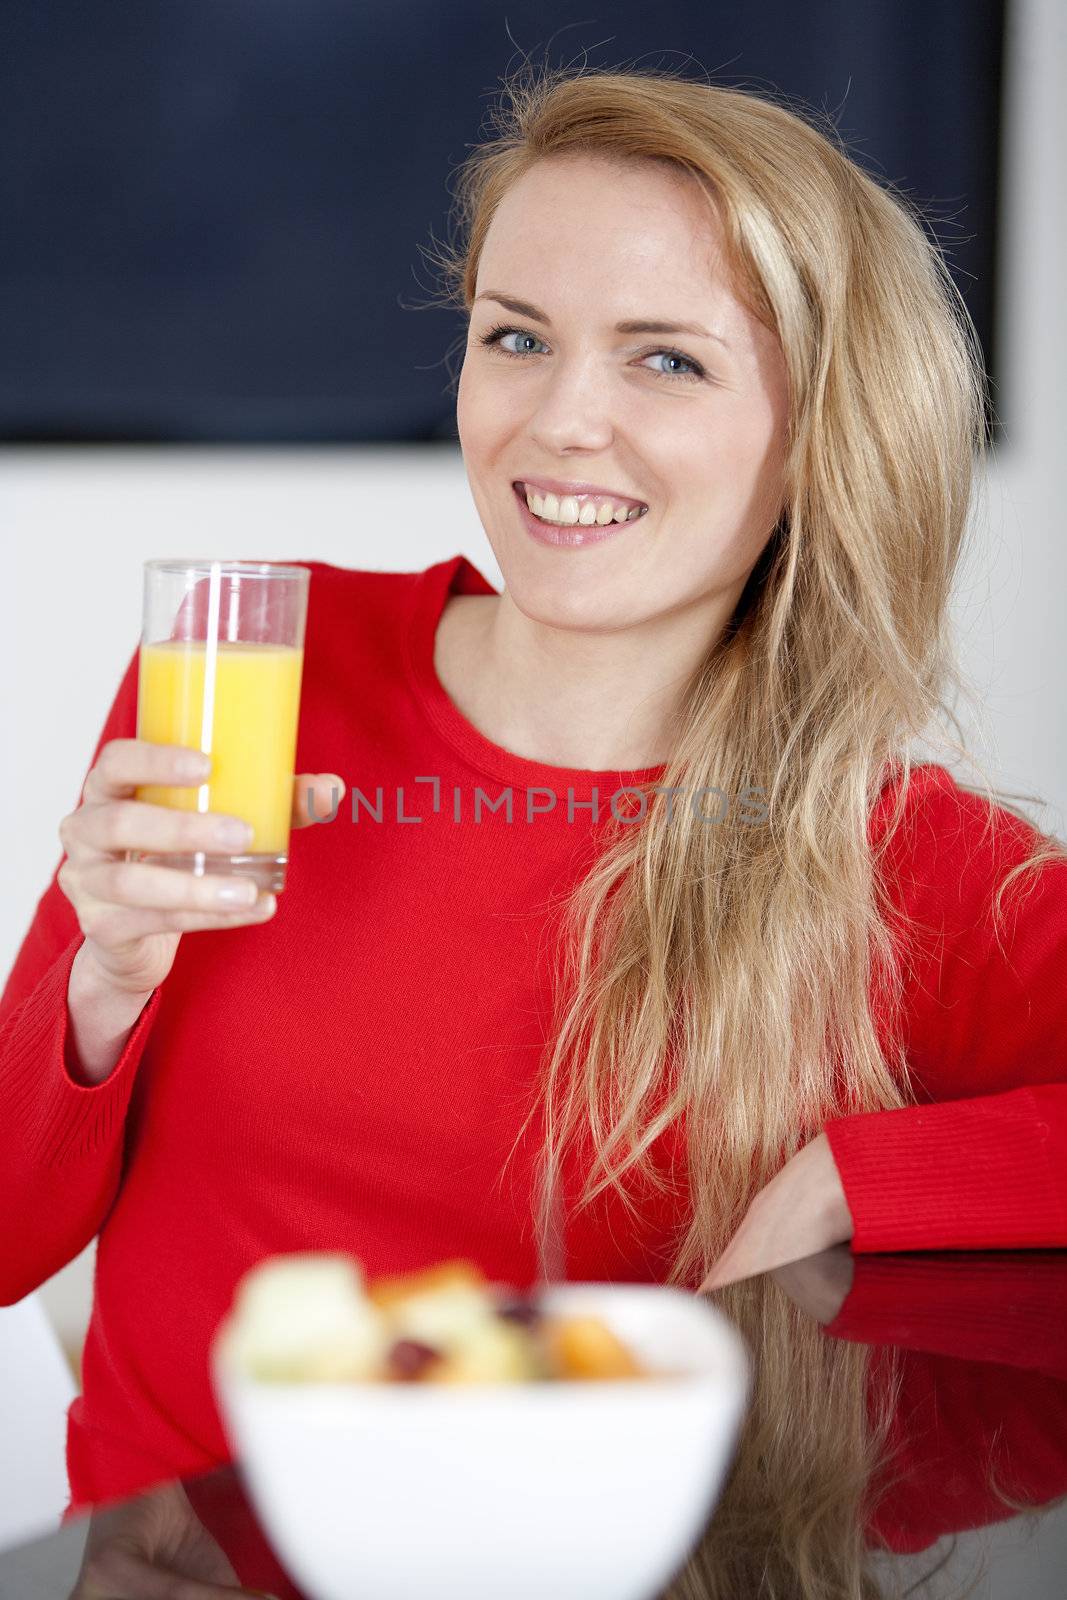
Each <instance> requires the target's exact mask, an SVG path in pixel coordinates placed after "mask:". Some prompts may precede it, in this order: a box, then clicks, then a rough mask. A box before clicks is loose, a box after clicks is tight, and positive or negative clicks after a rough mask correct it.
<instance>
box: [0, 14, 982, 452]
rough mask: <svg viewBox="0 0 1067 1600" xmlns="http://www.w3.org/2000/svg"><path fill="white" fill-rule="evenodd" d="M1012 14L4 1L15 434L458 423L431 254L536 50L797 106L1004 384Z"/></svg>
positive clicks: (314, 430)
mask: <svg viewBox="0 0 1067 1600" xmlns="http://www.w3.org/2000/svg"><path fill="white" fill-rule="evenodd" d="M1002 11H1003V5H1002V0H969V3H968V4H967V5H960V4H959V0H868V3H860V0H814V3H808V4H803V5H800V4H791V3H788V0H773V3H772V0H766V3H762V4H747V5H743V4H740V3H736V0H735V3H725V0H724V3H718V4H717V3H714V0H657V3H656V4H654V5H649V4H648V3H647V0H611V3H610V4H607V3H605V4H602V5H600V6H597V5H593V4H586V5H582V6H575V5H570V4H567V5H564V4H559V3H556V4H553V3H551V0H549V3H544V0H537V3H531V0H506V3H504V4H501V3H500V0H399V3H398V0H392V3H390V4H382V3H381V0H129V3H114V0H93V3H90V4H86V3H78V4H72V3H71V4H57V3H53V0H3V3H2V4H0V438H6V439H8V440H13V439H86V440H92V439H139V440H190V441H191V440H219V441H248V442H254V441H259V442H266V441H289V442H294V443H299V442H316V441H347V440H394V439H416V440H417V439H431V438H440V437H450V436H452V435H453V433H454V424H453V411H454V402H453V398H452V395H451V393H450V390H449V374H448V369H447V367H446V365H445V362H444V356H445V352H446V351H447V350H448V348H449V346H450V345H452V344H453V343H454V341H455V340H456V338H457V335H458V334H459V331H460V329H461V327H462V323H461V321H460V319H459V318H458V317H456V316H455V315H453V314H452V313H449V312H442V311H436V310H431V311H419V312H415V311H413V310H410V309H406V308H405V306H404V305H403V304H401V302H411V301H413V300H414V301H417V300H419V299H421V298H423V297H424V296H425V294H426V292H427V291H428V290H429V288H430V287H431V280H430V277H429V275H428V271H427V268H426V265H425V263H424V262H423V260H422V258H421V257H420V255H419V245H420V244H422V245H426V244H428V243H429V241H430V237H431V234H430V230H431V229H432V230H433V232H434V234H435V235H436V236H437V238H438V239H441V238H443V237H444V236H445V234H446V230H447V209H448V190H447V184H448V179H449V174H450V172H451V171H452V169H453V167H454V166H455V164H456V163H457V162H458V161H459V160H460V159H461V158H462V156H463V155H464V154H465V153H466V150H467V147H468V146H469V145H470V144H471V143H472V142H473V141H475V140H476V139H477V138H478V136H479V128H480V126H481V124H482V121H483V117H484V116H485V113H486V111H487V108H488V105H489V103H490V98H491V96H492V94H493V92H494V90H495V89H496V88H497V87H498V85H499V79H500V77H501V74H502V73H504V72H505V71H506V70H507V69H508V68H509V66H510V67H514V66H515V65H517V64H518V62H519V60H520V59H521V55H520V52H524V53H528V54H532V55H533V56H534V58H535V60H543V59H545V58H546V56H547V59H548V60H549V61H550V62H552V63H553V64H556V63H558V62H568V61H576V60H580V59H582V56H583V52H586V53H587V54H586V59H587V60H588V61H589V63H590V64H591V65H594V66H613V65H625V64H629V63H635V64H640V65H642V66H645V67H654V66H656V65H661V66H667V67H670V68H674V69H676V68H678V67H679V66H681V65H684V64H685V63H687V62H688V63H689V65H688V66H687V67H686V69H685V70H687V71H689V72H692V73H693V74H694V75H695V76H698V77H700V76H703V75H704V74H705V73H707V74H711V75H713V76H714V78H715V79H716V81H719V82H722V83H725V84H748V85H751V86H752V87H754V88H756V89H757V90H758V89H760V88H761V87H762V88H765V89H768V88H777V89H780V90H782V91H783V92H785V93H786V94H788V95H791V96H798V97H800V98H801V99H803V100H805V101H807V102H810V103H811V104H813V105H815V106H818V107H822V108H825V109H827V110H829V111H830V112H831V113H832V114H833V116H834V118H835V120H836V122H837V125H838V127H839V128H840V130H841V132H842V134H843V135H844V136H845V138H846V139H847V140H848V142H849V144H850V147H851V149H852V150H853V153H854V154H855V155H856V157H857V158H858V159H860V160H862V161H864V162H866V163H868V164H869V165H870V167H871V169H872V170H873V171H874V172H876V173H877V174H879V175H880V176H882V177H885V178H889V179H891V180H893V181H895V182H896V183H898V184H900V185H901V186H903V187H904V188H905V189H906V190H907V191H908V192H909V193H910V194H912V195H914V196H915V197H916V198H917V199H918V200H920V201H921V202H922V203H923V204H924V205H925V206H926V207H927V208H928V209H929V212H930V214H931V216H932V218H933V220H934V222H935V225H936V227H937V230H938V232H939V234H940V236H941V238H942V240H943V242H944V243H945V244H946V246H947V248H948V251H949V252H950V254H949V259H950V261H951V263H952V265H953V268H954V270H955V271H956V273H957V275H958V276H957V281H958V282H959V284H960V287H961V289H962V290H963V291H964V293H965V295H966V298H967V301H968V304H969V306H970V309H971V313H972V315H973V316H974V318H975V321H976V323H977V325H978V329H979V333H980V335H981V337H982V339H983V342H984V345H985V349H986V354H987V359H988V361H989V363H990V366H991V369H993V370H995V351H994V349H993V326H992V307H993V303H994V281H993V267H994V218H995V207H996V198H997V197H996V180H997V152H998V141H999V134H998V117H999V77H1000V59H1001V33H1002V21H1003V18H1002Z"/></svg>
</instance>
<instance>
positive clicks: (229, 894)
mask: <svg viewBox="0 0 1067 1600" xmlns="http://www.w3.org/2000/svg"><path fill="white" fill-rule="evenodd" d="M257 893H258V890H257V889H256V886H255V884H254V883H252V882H251V881H247V880H246V881H245V882H244V883H219V884H216V885H215V886H214V887H213V889H212V897H213V898H214V899H215V900H217V901H218V902H219V904H220V905H224V906H250V905H252V904H253V903H254V901H255V899H256V895H257Z"/></svg>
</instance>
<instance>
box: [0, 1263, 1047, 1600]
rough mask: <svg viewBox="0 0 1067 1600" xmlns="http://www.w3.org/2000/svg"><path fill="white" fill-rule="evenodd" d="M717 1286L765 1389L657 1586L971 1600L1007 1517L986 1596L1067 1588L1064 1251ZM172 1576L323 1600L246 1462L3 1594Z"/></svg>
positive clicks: (112, 1593) (58, 1593)
mask: <svg viewBox="0 0 1067 1600" xmlns="http://www.w3.org/2000/svg"><path fill="white" fill-rule="evenodd" d="M712 1298H713V1300H714V1301H715V1303H717V1304H718V1305H719V1306H720V1307H721V1309H722V1310H723V1311H724V1312H725V1313H726V1314H727V1315H728V1316H730V1317H732V1318H733V1319H734V1320H735V1322H736V1323H737V1325H738V1326H739V1327H740V1329H741V1331H742V1333H743V1335H744V1337H745V1339H746V1340H747V1342H748V1344H749V1348H750V1350H751V1351H752V1354H753V1358H754V1367H755V1384H754V1391H753V1397H752V1403H751V1405H750V1409H749V1413H748V1416H747V1419H746V1422H745V1425H744V1427H743V1430H742V1434H741V1438H740V1441H739V1444H738V1449H737V1452H736V1455H735V1458H734V1462H733V1466H732V1469H731V1473H730V1476H729V1478H728V1481H727V1484H726V1488H725V1491H724V1493H723V1496H722V1498H721V1500H720V1502H719V1504H718V1505H717V1507H716V1508H715V1511H714V1514H713V1515H712V1516H711V1517H710V1519H709V1521H708V1524H707V1526H706V1528H705V1530H704V1532H703V1534H702V1536H701V1538H700V1540H699V1542H698V1544H697V1546H696V1547H695V1549H694V1550H693V1551H692V1553H691V1554H690V1557H689V1559H688V1560H687V1562H686V1563H685V1565H684V1567H683V1568H682V1569H681V1570H680V1571H679V1573H678V1574H677V1575H676V1576H675V1578H674V1580H673V1581H672V1583H671V1584H670V1585H669V1586H668V1588H667V1590H666V1591H664V1600H740V1597H742V1596H743V1597H746V1600H748V1597H751V1600H758V1597H759V1596H760V1595H774V1596H775V1597H790V1600H792V1597H793V1596H796V1597H797V1600H807V1597H808V1596H815V1595H818V1596H820V1597H822V1596H826V1597H829V1596H836V1595H841V1596H842V1597H844V1596H846V1595H847V1596H852V1595H855V1596H859V1597H863V1600H867V1597H870V1600H882V1597H885V1600H888V1597H890V1596H895V1595H902V1594H903V1593H904V1592H905V1590H910V1592H911V1593H912V1594H916V1595H923V1596H936V1597H938V1600H942V1597H944V1600H948V1597H949V1596H956V1595H959V1596H961V1597H962V1596H963V1594H964V1593H966V1592H968V1585H969V1584H971V1583H973V1582H974V1581H975V1579H976V1576H978V1567H979V1564H980V1563H981V1561H982V1551H981V1549H980V1548H979V1549H977V1550H976V1541H975V1539H974V1538H971V1539H969V1540H964V1541H963V1543H962V1545H961V1547H960V1548H959V1549H957V1550H956V1551H955V1554H954V1555H953V1550H952V1546H953V1544H954V1540H953V1538H952V1536H954V1535H958V1534H966V1533H968V1532H970V1531H971V1530H977V1529H986V1530H995V1532H992V1533H990V1534H987V1536H986V1540H985V1542H986V1543H987V1544H988V1543H990V1541H992V1543H991V1548H990V1550H989V1553H988V1556H987V1558H986V1561H985V1565H986V1566H987V1568H988V1570H987V1572H986V1575H985V1577H984V1578H983V1579H982V1580H981V1581H980V1583H979V1586H978V1587H977V1588H975V1589H974V1590H973V1591H972V1592H973V1593H974V1594H975V1595H977V1596H982V1595H984V1596H986V1597H989V1600H1000V1597H1003V1600H1021V1597H1022V1595H1023V1594H1024V1593H1025V1595H1026V1596H1027V1600H1054V1597H1055V1600H1061V1597H1062V1595H1063V1594H1064V1592H1065V1589H1067V1252H1063V1251H1033V1252H1019V1253H1016V1252H1012V1253H998V1254H989V1255H986V1254H978V1253H967V1254H924V1255H909V1256H889V1255H886V1256H877V1255H872V1256H852V1255H851V1253H850V1252H849V1251H848V1250H847V1248H845V1247H839V1248H838V1249H836V1250H831V1251H826V1252H823V1254H821V1255H819V1256H813V1257H811V1258H809V1259H808V1260H807V1261H803V1262H798V1263H795V1264H793V1265H791V1266H789V1267H785V1268H780V1269H779V1270H778V1271H777V1272H774V1273H769V1274H766V1275H764V1276H762V1277H759V1278H754V1279H751V1280H749V1281H748V1282H745V1283H740V1284H733V1285H730V1286H729V1287H728V1288H726V1289H724V1290H721V1291H720V1292H719V1293H717V1294H716V1295H714V1296H713V1297H712ZM801 1373H804V1374H807V1375H808V1383H807V1385H806V1386H805V1385H804V1384H803V1383H801V1382H800V1381H799V1374H801ZM812 1373H816V1374H817V1380H816V1381H814V1382H812V1380H811V1376H810V1375H811V1374H812ZM1057 1502H1059V1505H1057ZM131 1534H132V1535H133V1538H132V1545H133V1546H134V1547H137V1548H140V1549H142V1550H145V1551H147V1552H149V1556H148V1558H147V1559H148V1561H149V1564H150V1567H151V1568H153V1569H154V1574H153V1572H152V1571H150V1572H149V1573H148V1575H147V1576H146V1575H145V1573H144V1570H143V1568H142V1569H140V1571H138V1569H137V1567H136V1565H135V1562H134V1560H133V1558H131V1555H130V1546H131ZM358 1536H359V1530H358V1507H356V1506H354V1507H353V1519H352V1537H353V1539H356V1538H358ZM1009 1546H1010V1547H1012V1548H1013V1551H1014V1553H1013V1554H1011V1556H1010V1557H1007V1556H1002V1555H998V1551H1000V1550H1004V1549H1007V1548H1008V1547H1009ZM946 1557H947V1558H948V1559H946ZM403 1559H404V1556H403V1552H402V1551H399V1550H398V1552H397V1561H398V1563H403ZM168 1573H169V1574H180V1575H181V1576H182V1577H184V1578H186V1579H197V1580H199V1582H200V1583H201V1584H205V1585H212V1584H213V1585H216V1586H219V1588H220V1591H221V1592H225V1590H226V1589H227V1588H229V1590H230V1592H231V1593H232V1592H233V1589H234V1586H235V1585H237V1584H238V1583H240V1584H242V1585H243V1586H244V1588H245V1590H246V1591H253V1592H254V1591H257V1590H258V1591H263V1592H266V1593H268V1594H271V1595H275V1596H277V1597H278V1600H315V1597H313V1596H301V1591H300V1590H299V1589H297V1588H296V1586H295V1585H294V1584H293V1582H292V1580H291V1579H290V1578H289V1576H288V1575H287V1574H286V1573H285V1572H284V1571H283V1569H282V1567H281V1565H280V1564H279V1562H278V1560H277V1558H276V1556H275V1555H274V1553H273V1551H272V1550H271V1548H270V1545H269V1543H268V1541H267V1538H266V1536H265V1534H264V1533H263V1531H262V1529H261V1527H260V1525H259V1522H258V1520H257V1518H256V1515H255V1512H254V1510H253V1508H252V1506H251V1504H250V1502H249V1499H248V1497H247V1495H246V1493H245V1488H244V1482H243V1478H242V1473H241V1468H240V1464H239V1463H238V1464H235V1465H226V1466H223V1467H220V1468H219V1469H218V1470H217V1471H215V1472H212V1473H209V1474H207V1475H204V1476H201V1477H198V1478H192V1479H185V1480H181V1481H178V1480H175V1481H174V1482H171V1483H168V1484H161V1485H157V1486H155V1487H154V1488H153V1489H151V1490H149V1491H148V1492H147V1493H146V1494H144V1495H140V1496H138V1497H136V1498H135V1499H134V1500H130V1501H125V1502H122V1503H119V1504H116V1505H111V1506H107V1507H101V1508H98V1509H97V1510H96V1511H94V1513H93V1515H92V1517H91V1518H83V1519H78V1520H73V1521H70V1522H68V1523H66V1524H65V1525H64V1526H63V1527H62V1528H60V1529H58V1530H57V1531H56V1532H54V1533H52V1534H50V1535H49V1536H47V1537H44V1538H41V1539H38V1540H36V1541H34V1542H33V1543H32V1544H27V1545H23V1546H21V1547H19V1548H18V1549H16V1550H9V1551H6V1552H0V1600H104V1597H105V1596H106V1597H107V1600H124V1597H125V1596H126V1595H129V1596H130V1597H131V1600H134V1597H136V1600H149V1596H150V1594H154V1593H156V1589H155V1588H154V1587H152V1584H153V1581H155V1582H158V1580H159V1578H161V1577H163V1575H164V1574H168ZM1024 1584H1025V1585H1026V1587H1025V1588H1024V1587H1023V1585H1024ZM916 1585H917V1587H916ZM507 1588H508V1575H507V1573H506V1572H501V1574H500V1591H501V1593H502V1594H505V1593H506V1592H507ZM158 1592H160V1593H162V1592H163V1590H162V1589H160V1590H159V1591H158ZM212 1592H213V1591H212V1590H211V1589H210V1588H206V1589H205V1590H204V1594H205V1597H207V1596H210V1595H211V1594H212ZM353 1600H356V1597H353ZM546 1600H548V1597H546ZM591 1600H592V1597H591ZM649 1600H652V1597H649Z"/></svg>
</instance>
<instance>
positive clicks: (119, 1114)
mask: <svg viewBox="0 0 1067 1600" xmlns="http://www.w3.org/2000/svg"><path fill="white" fill-rule="evenodd" d="M136 720H137V652H136V650H135V651H134V653H133V656H132V657H131V659H130V662H129V665H128V666H127V668H126V671H125V673H124V675H123V678H122V682H121V683H120V685H119V689H118V692H117V694H116V696H115V699H114V702H113V703H112V706H111V710H110V711H109V713H108V716H107V719H106V721H105V724H104V727H103V730H102V731H101V734H100V738H99V740H98V742H97V746H96V749H95V751H94V753H93V757H92V760H91V761H90V763H89V769H91V768H92V767H93V766H94V765H95V763H96V759H97V756H98V755H99V753H100V750H101V748H102V746H103V745H104V743H105V742H106V741H107V740H109V739H113V738H120V737H122V738H124V737H133V736H134V734H135V733H136ZM89 769H87V771H88V770H89ZM83 781H84V780H83ZM61 864H62V863H61V862H60V863H58V864H57V867H56V871H55V872H54V873H53V874H52V879H51V882H50V883H49V885H48V887H47V889H46V890H45V892H44V894H43V895H42V896H41V899H40V901H39V902H38V905H37V910H36V913H35V915H34V918H33V921H32V922H31V924H30V927H29V929H28V931H27V933H26V936H25V938H24V939H23V941H22V945H21V947H20V949H19V952H18V955H17V956H16V958H15V963H14V966H13V967H12V969H11V972H10V974H9V976H8V979H7V983H6V985H5V987H4V992H3V995H2V997H0V1107H2V1112H3V1114H2V1115H0V1211H2V1212H3V1214H4V1219H5V1225H4V1229H3V1237H2V1240H0V1305H11V1304H13V1303H14V1302H15V1301H17V1300H20V1299H22V1297H23V1296H24V1295H26V1294H29V1293H30V1292H31V1291H32V1290H33V1289H35V1288H36V1287H37V1286H38V1285H39V1284H41V1283H43V1282H44V1281H45V1279H46V1278H49V1277H51V1275H52V1274H53V1273H54V1272H56V1271H58V1270H59V1268H60V1267H61V1266H64V1265H65V1264H66V1262H68V1261H70V1260H72V1259H73V1257H74V1256H76V1255H77V1254H78V1252H79V1251H80V1250H82V1249H83V1248H84V1247H85V1245H86V1244H88V1242H89V1240H90V1239H92V1238H93V1236H94V1235H95V1234H96V1233H97V1232H98V1231H99V1229H100V1226H101V1223H102V1221H103V1219H104V1217H105V1216H106V1214H107V1212H108V1210H109V1208H110V1206H111V1203H112V1201H113V1199H114V1196H115V1192H116V1189H117V1186H118V1179H119V1171H120V1166H121V1160H122V1140H123V1128H124V1119H125V1115H126V1108H127V1105H128V1103H129V1098H130V1093H131V1091H132V1088H133V1082H134V1078H135V1075H136V1072H137V1067H138V1064H139V1062H140V1059H141V1055H142V1052H143V1050H144V1046H145V1043H146V1041H147V1038H148V1035H149V1032H150V1030H151V1027H152V1022H153V1020H154V1018H155V1014H156V1012H157V1010H158V1008H159V991H158V990H157V991H155V992H154V993H153V994H152V995H151V996H150V997H148V998H147V1000H146V999H144V998H142V1000H141V1004H140V1006H139V1007H138V1008H137V1010H136V1011H134V1013H133V1015H131V1016H127V1015H126V1014H125V1013H123V1014H119V1012H117V1011H116V1009H115V1007H114V1005H113V1003H112V1002H110V1001H107V1000H104V999H102V998H101V995H100V992H99V991H98V990H97V991H96V992H95V993H94V992H93V985H92V982H91V978H92V974H91V972H89V971H87V970H85V969H84V968H79V969H78V971H77V972H75V966H76V962H77V956H78V951H79V949H80V947H81V945H82V942H83V939H82V933H81V929H80V927H79V926H78V921H77V917H76V916H75V913H74V908H73V906H72V905H71V903H70V901H69V900H68V899H67V897H66V895H64V893H63V891H62V890H61V889H60V888H59V885H58V883H57V874H58V871H59V866H60V865H61ZM68 995H70V997H71V1001H72V1004H73V1013H72V1011H71V1010H70V1009H69V1007H68ZM132 1006H133V1001H131V1003H130V1008H129V1009H131V1010H132ZM82 1047H84V1048H85V1049H86V1050H87V1058H86V1060H85V1061H84V1062H83V1061H82V1060H81V1059H80V1057H79V1050H80V1049H81V1048H82ZM110 1056H114V1060H113V1061H111V1062H110V1065H109V1059H108V1058H109V1057H110ZM94 1080H95V1081H94Z"/></svg>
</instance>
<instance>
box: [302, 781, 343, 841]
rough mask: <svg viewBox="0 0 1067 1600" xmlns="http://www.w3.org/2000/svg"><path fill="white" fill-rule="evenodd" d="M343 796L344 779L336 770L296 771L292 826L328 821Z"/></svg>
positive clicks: (304, 826)
mask: <svg viewBox="0 0 1067 1600" xmlns="http://www.w3.org/2000/svg"><path fill="white" fill-rule="evenodd" d="M344 796H345V780H344V779H343V778H341V777H339V776H338V775H337V773H336V772H298V773H297V775H296V777H295V778H294V779H293V816H292V825H293V827H294V828H306V827H308V825H309V824H311V823H315V822H328V821H329V820H330V819H331V818H332V817H333V816H334V815H335V812H336V808H337V807H339V806H340V804H341V801H342V800H343V799H344Z"/></svg>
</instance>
